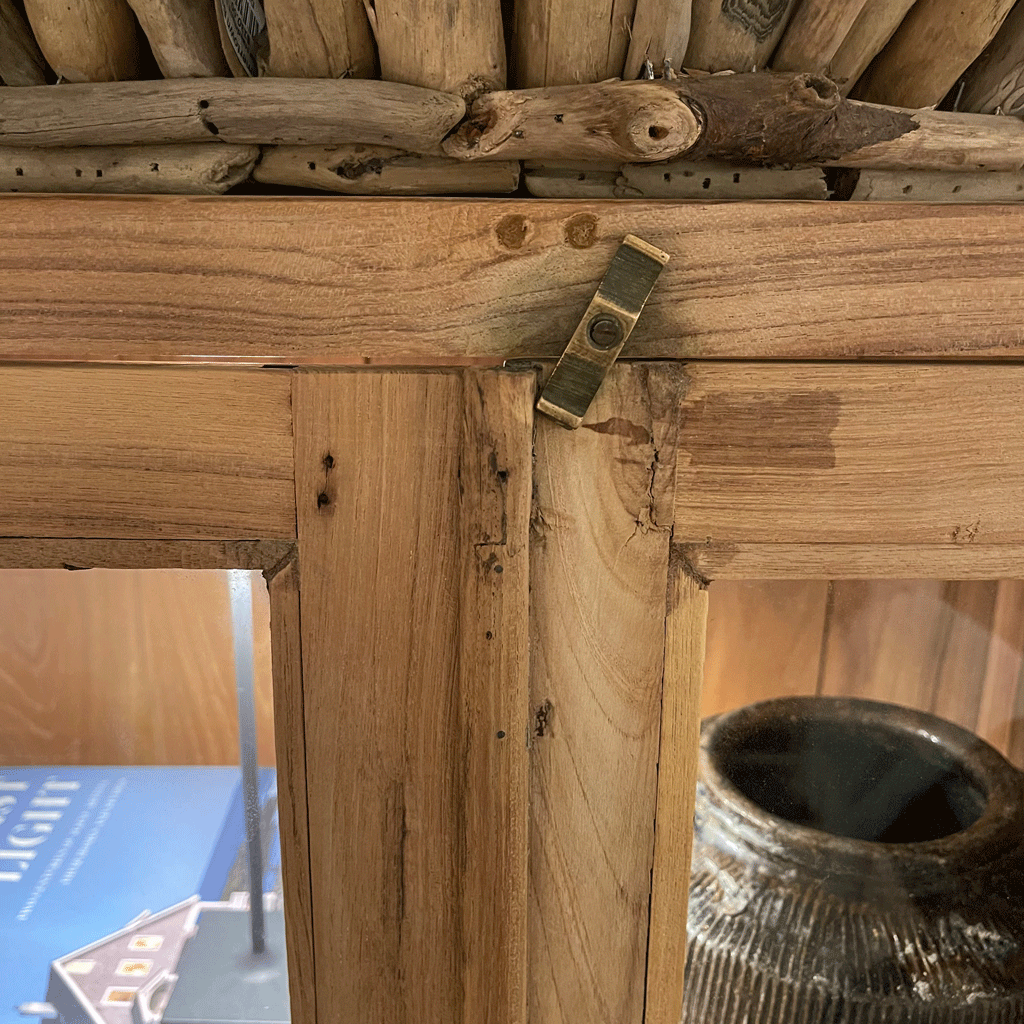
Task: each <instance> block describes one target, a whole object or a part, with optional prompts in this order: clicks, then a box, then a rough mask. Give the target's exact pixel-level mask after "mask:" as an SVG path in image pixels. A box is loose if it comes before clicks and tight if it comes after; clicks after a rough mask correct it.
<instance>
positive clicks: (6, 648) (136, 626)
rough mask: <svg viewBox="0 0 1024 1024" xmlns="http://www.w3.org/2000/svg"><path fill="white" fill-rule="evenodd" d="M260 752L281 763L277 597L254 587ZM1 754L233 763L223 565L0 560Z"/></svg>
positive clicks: (22, 759)
mask: <svg viewBox="0 0 1024 1024" xmlns="http://www.w3.org/2000/svg"><path fill="white" fill-rule="evenodd" d="M253 611H254V616H255V621H254V638H255V650H254V664H255V668H256V708H257V726H258V745H259V756H260V763H261V764H270V765H272V764H274V718H273V710H272V695H271V665H270V627H269V624H268V620H269V602H268V600H267V593H266V588H265V587H260V586H256V587H254V597H253ZM0 706H2V707H3V708H4V714H3V716H2V717H0V750H2V751H3V761H4V764H8V765H32V764H92V765H97V764H98V765H105V764H142V765H146V764H171V765H174V764H237V763H238V756H239V755H238V722H237V716H236V703H235V674H234V660H233V655H232V646H231V612H230V607H229V603H228V588H227V579H226V574H225V573H224V572H194V571H185V570H174V569H159V570H147V571H133V570H127V571H110V570H106V569H93V570H90V571H89V572H67V571H65V570H63V569H3V570H0Z"/></svg>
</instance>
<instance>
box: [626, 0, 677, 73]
mask: <svg viewBox="0 0 1024 1024" xmlns="http://www.w3.org/2000/svg"><path fill="white" fill-rule="evenodd" d="M691 6H692V0H637V4H636V13H635V14H634V15H633V28H632V31H631V32H630V34H629V52H628V53H627V54H626V69H625V71H624V72H623V78H625V79H626V80H627V81H630V80H633V79H635V78H638V77H639V75H640V71H641V68H642V67H643V64H644V61H645V60H649V61H650V62H651V64H653V65H654V67H655V68H656V69H658V70H660V69H661V68H662V66H663V64H664V62H665V61H666V60H668V61H671V63H672V66H673V67H675V68H677V69H678V68H681V67H683V60H684V58H685V57H686V47H687V46H688V45H689V42H690V13H691Z"/></svg>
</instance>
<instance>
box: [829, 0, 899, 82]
mask: <svg viewBox="0 0 1024 1024" xmlns="http://www.w3.org/2000/svg"><path fill="white" fill-rule="evenodd" d="M913 6H914V0H867V2H866V3H865V4H864V6H863V7H862V8H861V10H860V14H859V15H858V16H857V20H856V21H854V23H853V25H852V26H851V27H850V31H849V32H848V33H847V34H846V37H845V38H844V39H843V41H842V42H841V43H840V44H839V47H838V48H837V49H836V52H835V54H834V55H833V57H832V60H831V63H830V64H829V69H828V74H829V77H830V78H831V79H832V80H833V81H834V82H835V83H836V85H838V86H839V91H840V92H841V93H842V94H843V95H844V96H847V95H849V93H850V90H851V89H853V87H854V86H855V85H856V84H857V81H858V79H859V78H860V76H861V75H862V74H863V73H864V69H865V68H866V67H867V66H868V65H869V64H870V63H871V60H872V58H873V57H874V56H875V55H876V54H877V53H879V52H880V51H881V49H882V47H884V46H885V44H886V43H887V42H889V40H890V39H891V38H892V34H893V33H894V32H895V31H896V29H898V28H899V27H900V22H901V21H903V18H904V17H905V16H906V13H907V11H909V10H910V8H911V7H913Z"/></svg>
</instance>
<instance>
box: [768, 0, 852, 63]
mask: <svg viewBox="0 0 1024 1024" xmlns="http://www.w3.org/2000/svg"><path fill="white" fill-rule="evenodd" d="M864 4H865V0H803V2H802V3H800V4H798V5H797V7H796V10H795V11H794V12H793V17H792V18H791V19H790V21H789V25H787V26H786V31H785V32H784V33H783V34H782V39H781V40H780V41H779V46H778V49H777V50H776V51H775V54H774V56H773V57H772V68H773V69H774V70H776V71H813V72H815V73H817V74H824V73H825V72H826V71H827V69H828V67H829V65H830V64H831V62H832V58H833V57H834V56H835V54H836V51H837V50H838V49H839V46H840V44H841V43H842V41H843V39H845V38H846V36H847V34H848V33H849V31H850V29H851V28H852V27H853V25H854V23H855V22H856V20H857V17H858V15H859V14H860V13H861V11H862V10H863V9H864Z"/></svg>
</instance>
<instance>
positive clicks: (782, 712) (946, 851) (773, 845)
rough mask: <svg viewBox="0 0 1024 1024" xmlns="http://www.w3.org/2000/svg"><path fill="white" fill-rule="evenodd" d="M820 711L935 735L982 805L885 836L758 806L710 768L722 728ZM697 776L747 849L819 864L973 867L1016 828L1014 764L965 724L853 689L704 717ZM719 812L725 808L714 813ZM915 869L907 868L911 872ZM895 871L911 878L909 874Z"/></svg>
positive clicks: (858, 869)
mask: <svg viewBox="0 0 1024 1024" xmlns="http://www.w3.org/2000/svg"><path fill="white" fill-rule="evenodd" d="M815 718H817V719H824V718H827V719H828V720H829V721H830V722H836V721H837V720H838V721H840V722H841V721H844V720H845V721H848V722H851V723H854V722H855V723H859V724H867V725H874V726H876V727H879V728H881V729H885V730H887V731H890V732H902V733H905V734H908V735H913V736H915V737H916V738H918V739H919V740H920V739H924V740H926V741H930V742H932V743H936V744H938V745H940V746H941V747H942V748H943V749H944V750H945V751H946V752H947V754H948V755H949V756H950V757H951V758H952V759H953V761H954V762H955V763H957V764H958V765H959V766H960V767H961V768H962V769H963V770H964V771H965V773H966V774H967V775H968V776H969V777H970V778H972V779H973V780H974V781H975V782H976V783H977V784H978V785H979V786H980V788H981V789H982V791H983V795H984V808H983V810H982V813H981V815H980V817H979V818H978V819H977V820H976V821H974V822H973V823H972V824H971V825H969V826H967V827H966V828H964V829H961V830H960V831H957V832H953V833H951V834H950V835H948V836H943V837H942V838H940V839H930V840H924V841H921V842H912V843H886V842H879V841H877V840H868V839H851V838H848V837H845V836H837V835H834V834H832V833H830V832H824V831H822V830H820V829H816V828H813V827H811V826H807V825H799V824H797V823H795V822H792V821H789V820H787V819H786V818H783V817H780V816H778V815H776V814H773V813H771V812H770V811H767V810H765V808H763V807H761V806H760V805H759V804H757V803H755V802H754V801H753V800H751V799H750V798H749V797H747V796H746V795H744V794H743V793H742V792H741V791H740V790H739V789H738V788H737V786H736V785H735V784H734V783H733V782H732V781H731V780H730V779H729V778H728V777H727V776H726V775H725V774H724V773H723V772H722V771H721V770H720V768H719V767H718V765H717V763H716V758H715V756H714V748H715V741H716V739H718V738H720V737H721V736H722V734H723V731H724V730H726V729H728V730H730V731H731V730H733V729H736V730H740V729H743V728H744V727H746V728H751V727H753V726H756V724H757V723H758V722H759V721H760V722H765V723H766V724H767V723H768V722H778V723H780V724H782V723H787V722H789V723H792V722H795V721H800V722H807V721H808V720H809V719H815ZM698 782H699V785H701V786H702V787H703V788H704V789H705V791H706V793H707V795H708V797H710V803H711V806H714V807H716V808H717V810H718V814H716V818H717V819H718V823H719V824H720V825H722V826H724V827H725V829H726V830H727V832H729V833H732V834H733V835H734V836H735V838H737V839H740V840H741V841H742V842H743V843H744V844H745V845H747V846H749V847H752V848H754V849H759V850H762V851H765V852H770V853H771V854H772V855H773V856H775V857H776V858H781V859H784V860H787V861H793V862H799V863H803V864H805V865H806V866H808V867H810V868H812V869H815V868H817V869H818V870H821V869H823V868H824V869H826V870H825V873H826V874H835V873H837V872H853V873H857V874H861V875H862V874H863V873H864V872H865V871H873V870H886V869H890V868H891V867H892V864H893V862H894V860H896V859H900V860H902V861H903V862H904V863H906V864H908V866H909V865H911V864H912V865H913V867H914V868H915V869H920V871H921V873H922V880H924V879H926V878H927V876H928V875H929V874H931V873H935V874H936V875H937V876H946V875H947V874H948V872H949V871H950V870H954V869H955V870H967V871H971V870H973V869H978V868H983V867H984V866H985V865H986V864H987V863H990V862H991V861H992V860H993V859H995V858H997V857H999V856H1000V855H1001V854H1002V853H1003V852H1004V851H1005V850H1006V849H1008V848H1013V847H1016V846H1018V845H1019V844H1020V843H1021V841H1022V838H1024V785H1022V783H1024V774H1022V773H1021V772H1019V771H1018V770H1017V769H1016V768H1015V767H1014V766H1013V765H1012V764H1010V762H1009V761H1007V760H1006V759H1005V758H1004V757H1003V756H1002V755H1001V754H1000V753H999V752H998V751H997V750H996V749H995V748H994V747H992V746H990V745H989V744H988V743H986V742H985V741H984V740H982V739H981V738H980V737H978V736H975V735H974V734H973V733H971V732H969V731H967V730H966V729H963V728H961V727H960V726H958V725H954V724H953V723H952V722H948V721H946V720H945V719H942V718H938V717H936V716H935V715H932V714H929V713H927V712H923V711H917V710H915V709H913V708H908V707H904V706H902V705H898V704H891V703H886V702H883V701H875V700H866V699H863V698H853V697H828V696H806V697H780V698H776V699H773V700H767V701H760V702H758V703H756V704H750V705H747V706H746V707H742V708H738V709H736V710H734V711H728V712H724V713H722V714H720V715H715V716H712V717H711V718H708V719H705V721H704V723H703V724H702V726H701V743H700V758H699V774H698ZM722 812H725V813H724V814H723V813H722ZM916 874H917V871H915V875H916ZM905 881H907V882H909V881H911V880H910V879H909V878H908V879H905Z"/></svg>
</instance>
